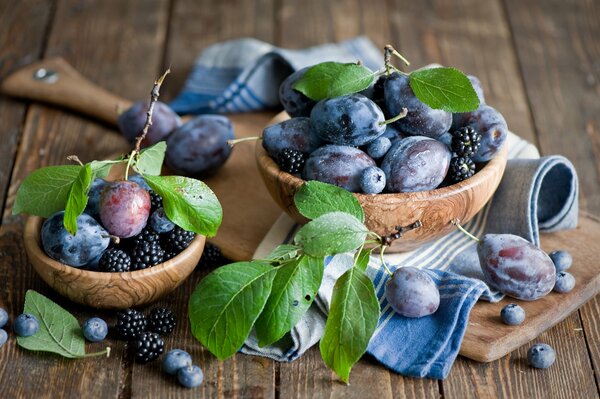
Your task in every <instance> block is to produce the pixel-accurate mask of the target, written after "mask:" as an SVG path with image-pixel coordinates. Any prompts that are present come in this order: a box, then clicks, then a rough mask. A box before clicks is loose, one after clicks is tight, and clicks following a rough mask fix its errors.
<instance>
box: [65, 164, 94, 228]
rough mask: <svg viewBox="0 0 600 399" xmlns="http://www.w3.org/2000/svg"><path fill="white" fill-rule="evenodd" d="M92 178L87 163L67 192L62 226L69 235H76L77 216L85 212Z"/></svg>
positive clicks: (90, 168) (89, 166)
mask: <svg viewBox="0 0 600 399" xmlns="http://www.w3.org/2000/svg"><path fill="white" fill-rule="evenodd" d="M93 176H94V174H93V173H92V165H90V164H89V163H88V164H86V165H84V166H83V167H82V168H81V170H80V171H79V174H78V175H77V179H75V181H74V182H73V184H72V185H71V190H69V198H68V199H67V204H66V205H65V215H64V218H63V224H64V225H65V229H67V231H68V232H69V234H71V235H75V233H77V216H79V215H81V214H82V213H83V211H84V210H85V206H86V205H87V202H88V191H89V189H90V186H91V184H92V178H93Z"/></svg>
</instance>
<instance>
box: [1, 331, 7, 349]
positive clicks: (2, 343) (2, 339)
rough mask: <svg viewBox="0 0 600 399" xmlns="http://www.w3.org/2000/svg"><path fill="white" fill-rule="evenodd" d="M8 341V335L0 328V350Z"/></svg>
mask: <svg viewBox="0 0 600 399" xmlns="http://www.w3.org/2000/svg"><path fill="white" fill-rule="evenodd" d="M6 341H8V333H7V332H6V331H5V330H3V329H1V328H0V348H1V347H2V345H4V344H5V343H6Z"/></svg>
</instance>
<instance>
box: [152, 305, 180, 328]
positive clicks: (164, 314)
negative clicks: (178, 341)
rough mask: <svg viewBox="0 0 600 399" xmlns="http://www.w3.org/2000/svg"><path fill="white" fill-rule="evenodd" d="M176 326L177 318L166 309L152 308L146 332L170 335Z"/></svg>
mask: <svg viewBox="0 0 600 399" xmlns="http://www.w3.org/2000/svg"><path fill="white" fill-rule="evenodd" d="M176 325H177V316H176V315H175V313H173V312H172V311H171V310H170V309H167V308H154V309H152V311H151V312H150V315H149V316H148V331H152V332H155V333H157V334H160V335H167V334H170V333H172V332H173V330H174V329H175V326H176Z"/></svg>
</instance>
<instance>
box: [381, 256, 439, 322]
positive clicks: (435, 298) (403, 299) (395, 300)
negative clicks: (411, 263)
mask: <svg viewBox="0 0 600 399" xmlns="http://www.w3.org/2000/svg"><path fill="white" fill-rule="evenodd" d="M385 298H386V299H387V301H388V303H389V304H390V306H391V307H392V309H394V311H395V312H396V313H398V314H400V315H402V316H405V317H423V316H428V315H430V314H433V313H435V311H436V310H437V309H438V307H439V306H440V291H439V290H438V287H437V286H436V285H435V283H434V282H433V279H432V278H431V277H430V276H429V275H428V274H427V273H426V272H424V271H423V270H419V269H417V268H415V267H401V268H399V269H397V270H396V271H395V272H394V274H393V275H392V277H390V279H389V280H388V281H387V282H386V284H385Z"/></svg>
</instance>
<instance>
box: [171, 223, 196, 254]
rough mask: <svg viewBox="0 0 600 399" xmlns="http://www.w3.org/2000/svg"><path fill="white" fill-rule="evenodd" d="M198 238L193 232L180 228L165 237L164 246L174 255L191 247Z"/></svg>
mask: <svg viewBox="0 0 600 399" xmlns="http://www.w3.org/2000/svg"><path fill="white" fill-rule="evenodd" d="M194 237H196V233H194V232H193V231H186V230H184V229H182V228H181V227H179V226H175V228H174V229H173V230H171V231H169V232H168V233H166V234H164V235H163V246H164V247H165V249H166V250H167V251H169V252H172V253H176V254H178V253H180V252H181V251H183V250H184V249H186V248H187V247H189V246H190V243H191V242H192V241H193V240H194Z"/></svg>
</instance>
